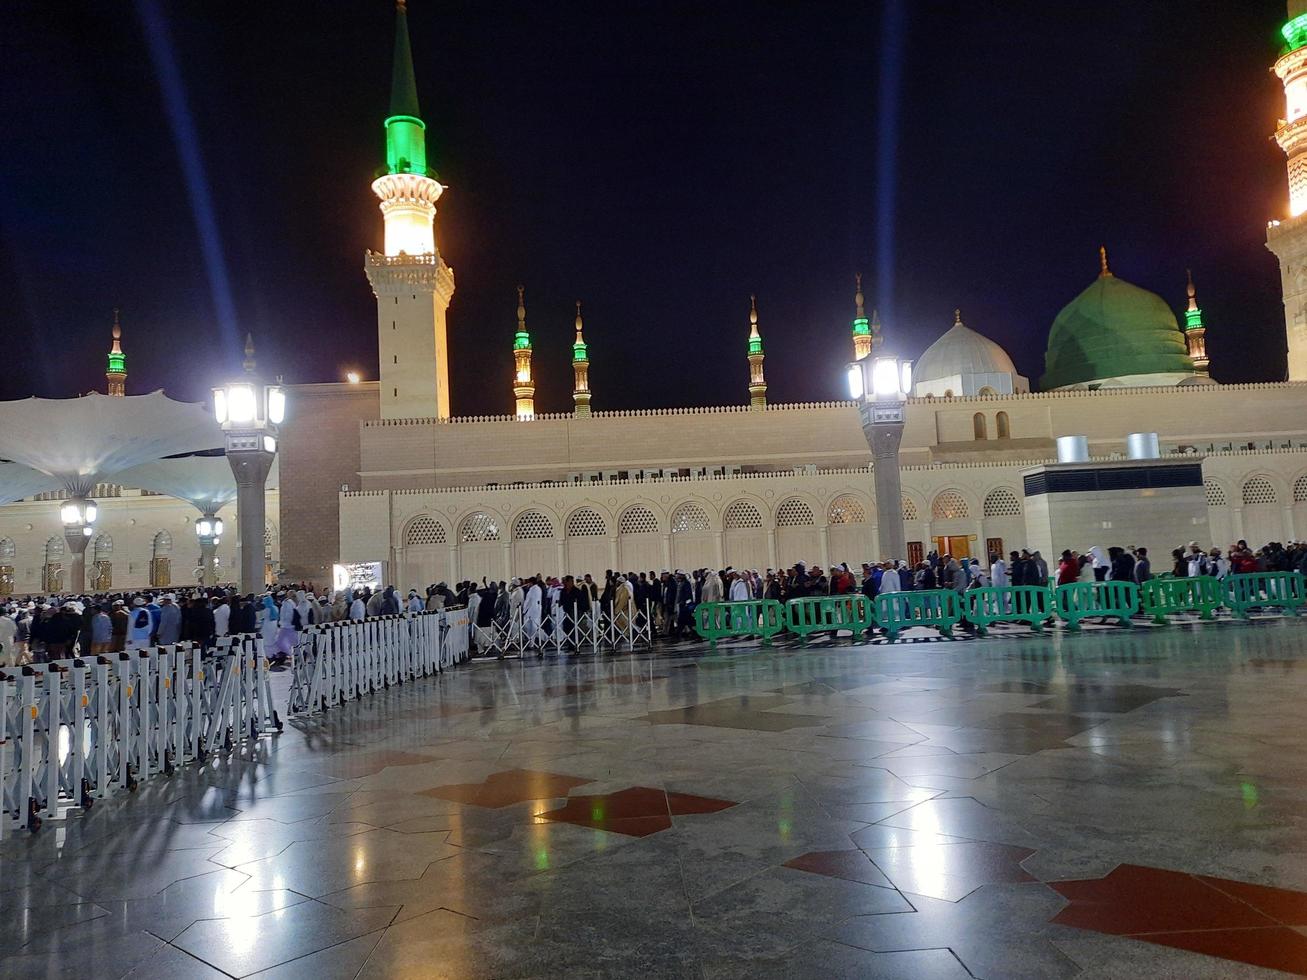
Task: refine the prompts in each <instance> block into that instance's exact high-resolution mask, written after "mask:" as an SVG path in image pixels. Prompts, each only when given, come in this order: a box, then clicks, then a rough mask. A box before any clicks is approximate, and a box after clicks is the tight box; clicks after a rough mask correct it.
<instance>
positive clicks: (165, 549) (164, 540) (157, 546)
mask: <svg viewBox="0 0 1307 980" xmlns="http://www.w3.org/2000/svg"><path fill="white" fill-rule="evenodd" d="M170 554H172V535H171V534H169V533H168V532H167V531H160V532H159V533H158V534H156V535H155V536H154V557H155V558H159V557H161V556H163V555H170Z"/></svg>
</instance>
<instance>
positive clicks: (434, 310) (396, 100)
mask: <svg viewBox="0 0 1307 980" xmlns="http://www.w3.org/2000/svg"><path fill="white" fill-rule="evenodd" d="M408 26H409V25H408V4H407V2H406V0H396V3H395V47H394V64H393V66H392V70H391V83H390V110H389V112H388V113H387V115H386V117H385V123H384V129H385V131H386V159H385V166H383V167H382V168H380V170H379V171H378V173H379V176H378V177H377V178H376V179H375V180H374V181H373V182H372V193H374V194H376V195H377V198H378V199H379V200H380V202H381V203H380V207H381V214H382V217H383V219H384V221H385V244H384V247H383V248H382V251H381V253H380V254H378V253H375V252H368V254H367V255H366V257H365V258H364V265H363V268H364V271H365V272H366V273H367V276H368V282H369V283H371V285H372V292H373V294H374V295H375V296H376V298H377V350H378V355H379V360H380V362H381V372H380V374H381V379H380V380H381V384H380V386H379V389H380V393H381V405H380V409H381V417H382V418H383V419H412V418H449V416H450V400H449V337H448V329H447V325H446V311H447V310H448V309H449V301H450V299H451V298H452V297H453V295H454V273H453V270H452V269H450V268H449V266H448V265H446V264H445V261H444V258H443V257H442V256H441V254H440V251H439V249H437V248H436V229H435V220H436V202H437V201H439V200H440V196H441V195H442V194H443V193H444V192H445V188H444V187H443V186H441V184H440V182H439V181H438V180H437V179H436V172H435V170H434V169H433V168H432V167H430V166H429V165H428V162H427V137H426V128H427V127H426V123H424V122H423V121H422V115H421V112H422V110H421V108H420V107H419V105H418V90H417V79H416V76H415V74H414V71H413V49H412V45H411V44H410V42H409V31H408Z"/></svg>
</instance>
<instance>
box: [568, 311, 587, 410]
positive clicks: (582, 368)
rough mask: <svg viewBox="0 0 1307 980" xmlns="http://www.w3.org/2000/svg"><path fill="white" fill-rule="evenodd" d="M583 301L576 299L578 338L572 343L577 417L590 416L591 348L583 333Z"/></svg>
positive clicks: (574, 401) (573, 385) (573, 395)
mask: <svg viewBox="0 0 1307 980" xmlns="http://www.w3.org/2000/svg"><path fill="white" fill-rule="evenodd" d="M581 327H582V323H581V301H580V300H579V299H578V300H577V301H576V340H575V341H573V343H572V404H573V405H574V407H575V415H576V417H577V418H581V419H583V418H589V417H590V348H589V347H588V346H587V345H586V342H585V335H584V334H582V333H581Z"/></svg>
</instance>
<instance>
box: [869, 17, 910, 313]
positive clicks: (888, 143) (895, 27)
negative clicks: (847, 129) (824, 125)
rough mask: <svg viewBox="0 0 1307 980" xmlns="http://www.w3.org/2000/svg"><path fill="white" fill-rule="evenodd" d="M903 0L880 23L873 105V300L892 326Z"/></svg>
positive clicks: (903, 41) (903, 18)
mask: <svg viewBox="0 0 1307 980" xmlns="http://www.w3.org/2000/svg"><path fill="white" fill-rule="evenodd" d="M904 20H905V17H904V8H903V0H889V3H887V4H886V5H885V14H884V17H883V19H882V23H881V31H880V36H881V42H880V83H879V85H878V87H877V91H878V98H877V106H876V301H875V305H876V306H878V307H879V308H880V312H881V317H882V319H883V320H884V322H885V323H886V324H887V325H888V329H889V330H890V331H891V332H892V331H893V330H894V319H895V317H894V265H895V254H894V221H895V201H896V199H897V197H898V190H899V188H898V152H899V101H900V98H901V96H902V89H903V49H904V46H905V37H904V34H905V28H904Z"/></svg>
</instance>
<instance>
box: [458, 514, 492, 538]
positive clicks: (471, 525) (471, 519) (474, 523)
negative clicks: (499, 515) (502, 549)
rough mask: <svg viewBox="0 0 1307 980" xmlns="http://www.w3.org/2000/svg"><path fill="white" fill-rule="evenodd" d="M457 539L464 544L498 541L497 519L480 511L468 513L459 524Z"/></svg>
mask: <svg viewBox="0 0 1307 980" xmlns="http://www.w3.org/2000/svg"><path fill="white" fill-rule="evenodd" d="M458 539H459V541H461V542H463V543H464V544H477V543H479V542H482V541H498V540H499V521H498V520H496V519H495V518H493V517H491V516H490V515H489V514H486V513H483V512H482V511H477V512H476V513H473V514H468V515H467V517H466V518H464V520H463V523H462V524H461V525H460V526H459V529H458Z"/></svg>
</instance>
